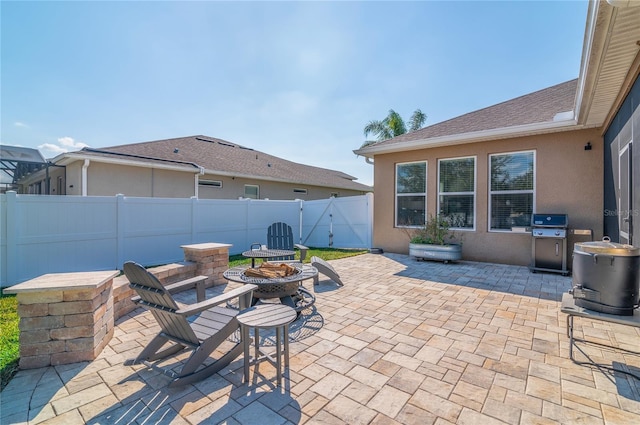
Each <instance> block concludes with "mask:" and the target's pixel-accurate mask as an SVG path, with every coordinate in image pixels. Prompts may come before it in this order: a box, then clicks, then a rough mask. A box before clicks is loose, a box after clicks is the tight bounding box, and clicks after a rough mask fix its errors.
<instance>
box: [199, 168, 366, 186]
mask: <svg viewBox="0 0 640 425" xmlns="http://www.w3.org/2000/svg"><path fill="white" fill-rule="evenodd" d="M204 174H212V175H216V176H225V177H232V178H241V179H251V180H261V181H269V182H276V183H289V184H299V185H308V186H318V187H328V188H332V189H344V190H364V189H357V188H350V187H347V186H338V185H331V184H328V183H326V184H319V183H313V182H305V181H292V180H290V179H281V178H277V177H269V176H259V175H256V174H244V173H232V172H229V171H220V170H211V169H205V170H204ZM350 182H351V183H357V182H354V181H352V180H350ZM363 186H366V185H363Z"/></svg>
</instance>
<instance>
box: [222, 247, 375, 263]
mask: <svg viewBox="0 0 640 425" xmlns="http://www.w3.org/2000/svg"><path fill="white" fill-rule="evenodd" d="M367 252H368V251H367V250H366V249H334V248H309V251H307V258H305V260H304V262H305V263H309V262H311V257H313V256H316V257H320V258H322V259H323V260H325V261H330V260H337V259H339V258H346V257H353V256H355V255H361V254H365V253H367ZM299 259H300V251H296V260H299ZM244 264H251V258H245V257H243V256H242V254H238V255H230V256H229V267H235V266H241V265H244ZM256 264H257V263H256Z"/></svg>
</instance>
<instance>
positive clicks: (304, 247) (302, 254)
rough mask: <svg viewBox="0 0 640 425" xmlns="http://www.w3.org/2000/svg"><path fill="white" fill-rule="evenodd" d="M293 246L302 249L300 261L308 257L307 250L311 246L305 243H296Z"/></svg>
mask: <svg viewBox="0 0 640 425" xmlns="http://www.w3.org/2000/svg"><path fill="white" fill-rule="evenodd" d="M293 246H295V247H296V248H298V249H299V250H300V262H301V263H302V262H303V261H304V259H305V258H307V251H308V250H309V248H308V247H306V246H304V245H300V244H299V243H294V244H293Z"/></svg>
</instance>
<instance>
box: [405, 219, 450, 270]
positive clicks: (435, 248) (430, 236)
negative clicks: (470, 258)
mask: <svg viewBox="0 0 640 425" xmlns="http://www.w3.org/2000/svg"><path fill="white" fill-rule="evenodd" d="M450 226H451V222H450V220H449V219H448V218H447V217H443V216H440V215H436V216H433V215H430V216H429V218H428V219H427V221H426V222H425V224H424V226H422V227H421V228H419V229H415V230H414V231H413V232H412V233H411V235H410V237H411V239H410V241H409V255H410V256H412V257H416V258H417V259H418V260H419V259H426V260H439V261H444V262H445V263H448V262H449V261H458V260H460V259H461V258H462V244H461V243H460V242H457V235H456V234H455V233H454V232H452V231H451V230H450V229H449V228H450Z"/></svg>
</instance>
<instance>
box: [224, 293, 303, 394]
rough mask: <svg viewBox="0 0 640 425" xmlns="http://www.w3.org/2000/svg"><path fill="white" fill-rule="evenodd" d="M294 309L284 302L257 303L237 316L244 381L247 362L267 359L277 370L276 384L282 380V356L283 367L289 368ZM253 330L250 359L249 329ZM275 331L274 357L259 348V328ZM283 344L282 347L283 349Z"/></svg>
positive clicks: (294, 318)
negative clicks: (290, 335) (290, 328)
mask: <svg viewBox="0 0 640 425" xmlns="http://www.w3.org/2000/svg"><path fill="white" fill-rule="evenodd" d="M296 317H297V313H296V311H295V310H294V309H293V308H291V307H289V306H287V305H284V304H258V305H255V306H253V307H251V308H248V309H246V310H242V311H241V312H240V313H239V314H238V315H237V316H236V319H238V322H239V323H240V329H241V332H242V343H243V346H244V382H249V364H250V363H253V364H256V363H258V362H261V361H263V360H267V361H268V362H269V363H271V364H272V365H273V366H275V368H276V370H277V381H278V382H277V385H278V387H280V386H281V382H282V356H283V354H284V367H285V368H286V369H288V368H289V324H290V323H291V322H293V321H294V320H296ZM250 328H253V330H254V335H253V338H254V346H255V356H254V358H253V360H252V361H250V354H251V353H250V350H249V329H250ZM274 328H275V331H276V358H275V360H274V359H273V358H272V357H271V355H269V354H267V353H265V352H264V351H262V350H260V329H274ZM283 345H284V349H283Z"/></svg>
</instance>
